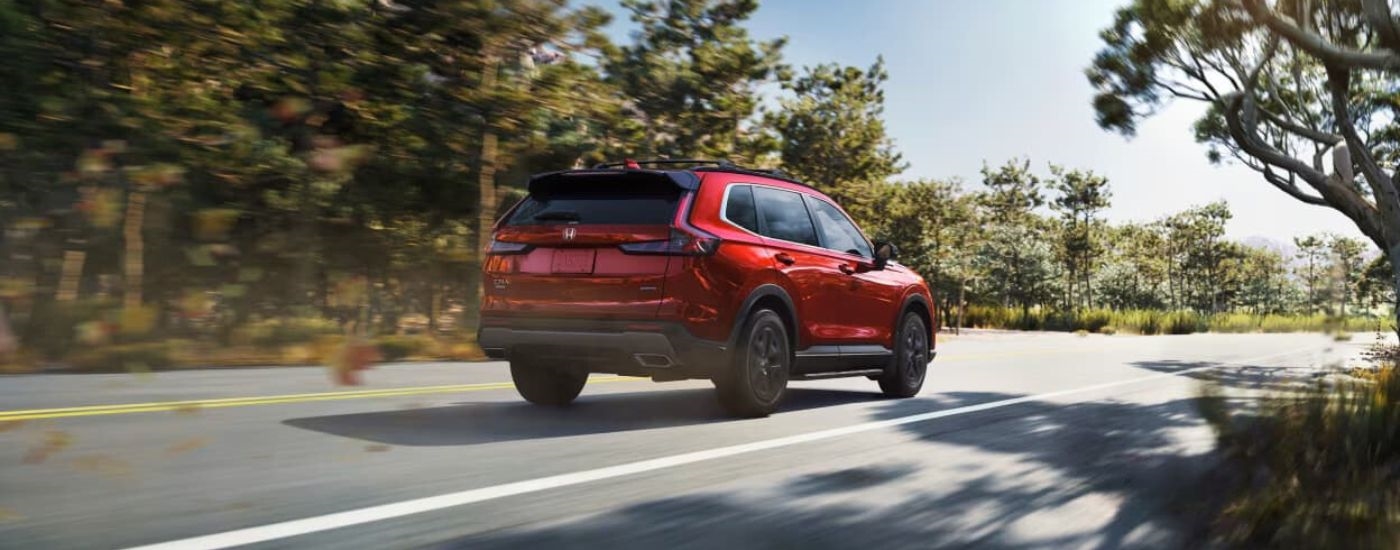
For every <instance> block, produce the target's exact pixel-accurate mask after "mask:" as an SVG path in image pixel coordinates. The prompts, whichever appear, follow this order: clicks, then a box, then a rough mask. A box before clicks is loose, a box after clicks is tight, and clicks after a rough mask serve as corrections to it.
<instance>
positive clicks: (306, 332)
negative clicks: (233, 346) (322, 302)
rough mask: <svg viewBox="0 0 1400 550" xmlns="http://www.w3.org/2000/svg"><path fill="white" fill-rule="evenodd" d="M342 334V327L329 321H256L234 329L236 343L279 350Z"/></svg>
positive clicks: (304, 318)
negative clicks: (283, 347)
mask: <svg viewBox="0 0 1400 550" xmlns="http://www.w3.org/2000/svg"><path fill="white" fill-rule="evenodd" d="M340 332H341V330H340V326H339V325H338V324H337V323H336V322H335V321H332V320H329V319H322V318H316V317H278V318H273V319H266V320H262V321H254V322H251V323H248V324H247V325H245V326H242V327H239V328H236V329H234V334H235V335H234V341H235V342H238V343H247V344H252V345H254V346H257V347H260V348H278V347H281V346H285V345H289V344H306V343H309V342H314V341H316V339H317V338H318V337H320V336H326V335H332V334H340Z"/></svg>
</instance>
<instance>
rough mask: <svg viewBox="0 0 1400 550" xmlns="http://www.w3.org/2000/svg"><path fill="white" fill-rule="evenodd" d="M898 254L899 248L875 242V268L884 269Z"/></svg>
mask: <svg viewBox="0 0 1400 550" xmlns="http://www.w3.org/2000/svg"><path fill="white" fill-rule="evenodd" d="M898 255H899V249H898V248H896V247H895V246H894V245H893V244H890V243H875V269H884V268H885V265H886V264H888V263H889V262H890V260H893V259H894V258H895V257H896V256H898Z"/></svg>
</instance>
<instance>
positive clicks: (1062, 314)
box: [964, 306, 1390, 337]
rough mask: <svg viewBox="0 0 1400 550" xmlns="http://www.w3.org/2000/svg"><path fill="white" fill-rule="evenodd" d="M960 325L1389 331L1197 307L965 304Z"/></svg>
mask: <svg viewBox="0 0 1400 550" xmlns="http://www.w3.org/2000/svg"><path fill="white" fill-rule="evenodd" d="M964 321H965V326H968V327H975V328H990V329H1002V330H1050V331H1064V332H1073V331H1081V330H1082V331H1085V332H1090V333H1099V334H1108V335H1112V334H1118V333H1123V334H1139V335H1154V334H1194V333H1198V332H1221V333H1255V332H1259V333H1270V332H1327V333H1330V334H1333V335H1336V336H1339V337H1340V336H1341V335H1342V334H1349V333H1351V332H1376V331H1378V330H1387V331H1388V330H1389V326H1390V325H1389V323H1390V321H1389V320H1388V319H1381V318H1376V317H1346V318H1340V317H1330V316H1327V315H1322V314H1317V315H1301V314H1256V313H1244V312H1234V313H1202V312H1197V311H1166V310H1153V309H1142V310H1111V309H1092V310H1081V311H1055V310H1031V311H1029V312H1025V311H1022V310H1020V309H1018V308H1004V307H999V306H970V307H968V308H967V312H966V316H965V319H964Z"/></svg>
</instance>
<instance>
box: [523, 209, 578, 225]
mask: <svg viewBox="0 0 1400 550" xmlns="http://www.w3.org/2000/svg"><path fill="white" fill-rule="evenodd" d="M534 219H535V221H561V222H576V221H579V219H580V218H579V215H578V212H571V211H568V210H554V211H552V212H540V213H539V214H535V218H534Z"/></svg>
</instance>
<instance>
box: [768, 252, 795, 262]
mask: <svg viewBox="0 0 1400 550" xmlns="http://www.w3.org/2000/svg"><path fill="white" fill-rule="evenodd" d="M773 259H775V260H778V261H780V262H782V263H783V265H792V264H794V263H797V260H795V259H793V257H792V256H788V255H787V254H786V253H783V252H779V253H778V254H777V255H776V256H773Z"/></svg>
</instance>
